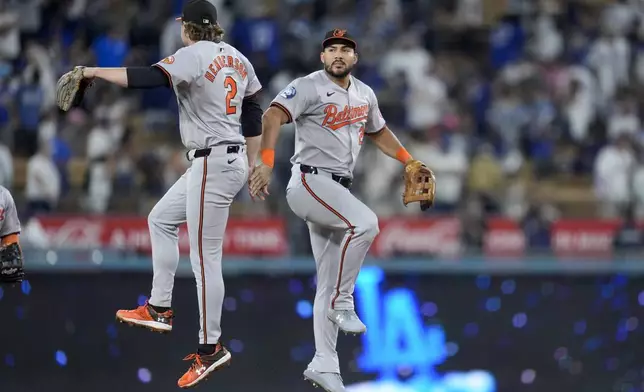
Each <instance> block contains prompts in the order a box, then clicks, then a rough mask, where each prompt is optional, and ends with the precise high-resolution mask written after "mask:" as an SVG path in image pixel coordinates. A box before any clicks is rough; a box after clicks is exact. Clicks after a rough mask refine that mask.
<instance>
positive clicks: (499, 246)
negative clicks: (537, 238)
mask: <svg viewBox="0 0 644 392" xmlns="http://www.w3.org/2000/svg"><path fill="white" fill-rule="evenodd" d="M483 249H484V251H485V254H486V255H488V256H498V257H502V256H521V255H523V254H524V252H525V250H526V239H525V234H524V233H523V230H522V229H521V227H520V226H519V224H518V223H517V222H516V221H513V220H511V219H506V218H491V219H488V221H487V231H486V232H485V236H484V237H483Z"/></svg>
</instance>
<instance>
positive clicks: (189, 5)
mask: <svg viewBox="0 0 644 392" xmlns="http://www.w3.org/2000/svg"><path fill="white" fill-rule="evenodd" d="M177 20H180V21H183V22H192V23H196V24H198V25H201V26H210V25H213V24H215V23H217V7H215V5H214V4H212V3H211V2H210V1H208V0H188V1H187V2H186V3H185V4H184V5H183V10H182V12H181V17H179V18H177Z"/></svg>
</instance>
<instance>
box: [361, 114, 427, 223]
mask: <svg viewBox="0 0 644 392" xmlns="http://www.w3.org/2000/svg"><path fill="white" fill-rule="evenodd" d="M367 135H369V137H370V138H371V140H373V142H374V143H375V144H376V146H378V148H379V149H380V151H382V152H384V153H385V154H386V155H388V156H390V157H391V158H395V159H397V160H399V161H400V162H402V163H403V165H405V173H404V175H403V178H404V184H405V191H404V192H403V204H404V205H407V204H409V203H413V202H419V203H420V209H421V210H422V211H425V210H427V209H428V208H430V207H431V206H432V205H433V204H434V195H435V193H436V177H435V176H434V173H433V172H432V171H431V169H429V168H428V167H427V166H426V165H425V164H424V163H423V162H421V161H418V160H416V159H414V158H412V156H411V154H409V153H408V152H407V150H406V149H405V147H403V145H402V144H401V143H400V141H399V140H398V138H397V137H396V135H394V134H393V132H391V130H390V129H389V128H388V127H387V126H386V125H385V126H384V127H383V128H382V129H381V130H380V131H378V132H376V133H372V134H367Z"/></svg>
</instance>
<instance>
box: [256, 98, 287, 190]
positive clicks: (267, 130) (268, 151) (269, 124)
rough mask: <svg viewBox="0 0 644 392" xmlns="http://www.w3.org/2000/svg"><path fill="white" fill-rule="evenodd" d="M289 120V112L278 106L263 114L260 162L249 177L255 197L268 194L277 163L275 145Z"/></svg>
mask: <svg viewBox="0 0 644 392" xmlns="http://www.w3.org/2000/svg"><path fill="white" fill-rule="evenodd" d="M288 121H289V117H288V114H287V113H286V112H285V111H284V110H282V109H280V108H278V107H276V106H271V107H269V108H268V110H267V111H266V112H264V115H263V116H262V139H261V140H262V141H261V147H260V163H259V165H258V166H257V167H256V168H255V169H254V170H253V173H252V174H251V176H250V178H249V189H250V195H251V196H252V197H253V198H255V197H257V198H259V199H261V200H264V199H265V197H264V195H268V184H269V183H270V180H271V174H272V172H273V166H274V164H275V145H276V144H277V139H278V137H279V133H280V127H281V126H282V125H283V124H286V123H287V122H288Z"/></svg>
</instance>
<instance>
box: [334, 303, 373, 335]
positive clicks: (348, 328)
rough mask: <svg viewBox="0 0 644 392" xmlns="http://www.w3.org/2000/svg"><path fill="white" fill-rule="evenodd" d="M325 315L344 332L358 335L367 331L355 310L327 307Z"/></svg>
mask: <svg viewBox="0 0 644 392" xmlns="http://www.w3.org/2000/svg"><path fill="white" fill-rule="evenodd" d="M327 317H328V318H329V320H331V321H332V322H333V323H334V324H335V325H337V326H338V328H340V330H341V331H342V332H344V333H345V334H353V335H360V334H363V333H365V332H367V326H366V325H364V323H363V322H362V321H360V318H359V317H358V315H357V314H356V311H355V310H352V309H347V310H334V309H329V313H327Z"/></svg>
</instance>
